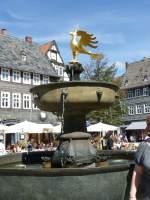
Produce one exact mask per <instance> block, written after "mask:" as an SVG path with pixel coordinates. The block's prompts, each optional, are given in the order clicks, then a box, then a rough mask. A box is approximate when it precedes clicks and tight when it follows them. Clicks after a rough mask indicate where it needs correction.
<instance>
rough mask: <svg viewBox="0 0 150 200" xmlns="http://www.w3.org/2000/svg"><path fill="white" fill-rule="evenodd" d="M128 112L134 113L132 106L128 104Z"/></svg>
mask: <svg viewBox="0 0 150 200" xmlns="http://www.w3.org/2000/svg"><path fill="white" fill-rule="evenodd" d="M128 114H129V115H134V106H128Z"/></svg>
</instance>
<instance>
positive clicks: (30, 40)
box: [25, 36, 32, 44]
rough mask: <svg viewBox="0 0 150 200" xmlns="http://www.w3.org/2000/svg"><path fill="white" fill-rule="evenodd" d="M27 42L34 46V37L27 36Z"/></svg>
mask: <svg viewBox="0 0 150 200" xmlns="http://www.w3.org/2000/svg"><path fill="white" fill-rule="evenodd" d="M25 41H26V42H28V43H30V44H32V37H31V36H26V37H25Z"/></svg>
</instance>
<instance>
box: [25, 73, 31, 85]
mask: <svg viewBox="0 0 150 200" xmlns="http://www.w3.org/2000/svg"><path fill="white" fill-rule="evenodd" d="M23 83H25V84H31V74H30V73H29V72H23Z"/></svg>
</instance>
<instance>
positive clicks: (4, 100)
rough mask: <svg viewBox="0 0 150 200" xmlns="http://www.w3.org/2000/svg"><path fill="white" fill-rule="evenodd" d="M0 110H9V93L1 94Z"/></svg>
mask: <svg viewBox="0 0 150 200" xmlns="http://www.w3.org/2000/svg"><path fill="white" fill-rule="evenodd" d="M1 108H10V93H9V92H1Z"/></svg>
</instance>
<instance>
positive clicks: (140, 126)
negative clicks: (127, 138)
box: [126, 121, 146, 130]
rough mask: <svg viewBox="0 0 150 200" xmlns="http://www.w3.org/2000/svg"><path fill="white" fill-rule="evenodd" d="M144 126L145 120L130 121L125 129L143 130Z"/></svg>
mask: <svg viewBox="0 0 150 200" xmlns="http://www.w3.org/2000/svg"><path fill="white" fill-rule="evenodd" d="M145 128H146V121H140V122H132V123H131V124H130V125H129V126H128V127H127V128H126V130H144V129H145Z"/></svg>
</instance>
